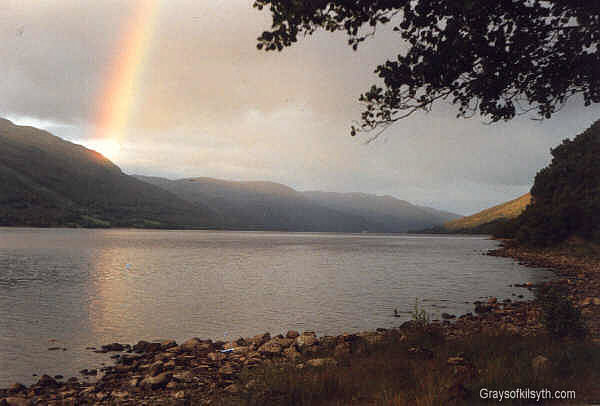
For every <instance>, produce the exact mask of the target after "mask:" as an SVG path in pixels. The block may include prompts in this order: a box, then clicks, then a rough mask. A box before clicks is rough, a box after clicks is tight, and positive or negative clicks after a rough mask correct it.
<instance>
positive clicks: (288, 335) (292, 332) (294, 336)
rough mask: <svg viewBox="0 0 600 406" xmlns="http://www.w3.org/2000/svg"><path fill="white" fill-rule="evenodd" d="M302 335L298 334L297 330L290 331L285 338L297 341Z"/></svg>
mask: <svg viewBox="0 0 600 406" xmlns="http://www.w3.org/2000/svg"><path fill="white" fill-rule="evenodd" d="M299 335H300V333H298V332H297V331H296V330H289V331H288V332H287V333H286V334H285V337H286V338H293V339H295V338H296V337H298V336H299Z"/></svg>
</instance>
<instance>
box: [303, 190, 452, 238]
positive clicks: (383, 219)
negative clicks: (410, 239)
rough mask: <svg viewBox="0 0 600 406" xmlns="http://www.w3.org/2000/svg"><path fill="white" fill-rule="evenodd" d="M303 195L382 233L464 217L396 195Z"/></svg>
mask: <svg viewBox="0 0 600 406" xmlns="http://www.w3.org/2000/svg"><path fill="white" fill-rule="evenodd" d="M303 196H305V197H306V198H308V199H309V200H311V201H313V202H315V203H317V204H320V205H323V206H325V207H329V208H331V209H334V210H339V211H342V212H345V213H350V214H353V215H357V216H361V217H363V218H365V219H366V220H367V221H368V222H369V224H371V227H373V228H375V229H376V230H377V231H379V232H399V231H409V230H417V229H423V228H428V227H433V226H436V225H440V224H444V223H445V222H447V221H449V220H453V219H456V218H459V217H460V216H459V215H458V214H454V213H449V212H445V211H439V210H435V209H432V208H430V207H421V206H416V205H413V204H410V203H409V202H407V201H405V200H400V199H396V198H395V197H392V196H376V195H369V194H365V193H332V192H319V191H309V192H304V193H303Z"/></svg>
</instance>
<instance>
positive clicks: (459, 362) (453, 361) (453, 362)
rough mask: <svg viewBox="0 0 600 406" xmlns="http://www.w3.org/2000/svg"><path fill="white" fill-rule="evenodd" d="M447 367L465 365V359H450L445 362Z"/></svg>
mask: <svg viewBox="0 0 600 406" xmlns="http://www.w3.org/2000/svg"><path fill="white" fill-rule="evenodd" d="M447 363H448V365H465V363H466V362H465V359H464V358H463V357H450V358H448V360H447Z"/></svg>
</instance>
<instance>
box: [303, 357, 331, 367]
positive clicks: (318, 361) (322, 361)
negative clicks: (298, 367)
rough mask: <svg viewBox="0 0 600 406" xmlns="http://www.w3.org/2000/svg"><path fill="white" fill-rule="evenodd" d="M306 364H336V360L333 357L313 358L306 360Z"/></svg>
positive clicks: (314, 365) (312, 365) (317, 365)
mask: <svg viewBox="0 0 600 406" xmlns="http://www.w3.org/2000/svg"><path fill="white" fill-rule="evenodd" d="M306 365H309V366H311V367H315V368H320V367H324V366H336V365H337V361H336V360H334V359H333V358H313V359H310V360H308V361H306Z"/></svg>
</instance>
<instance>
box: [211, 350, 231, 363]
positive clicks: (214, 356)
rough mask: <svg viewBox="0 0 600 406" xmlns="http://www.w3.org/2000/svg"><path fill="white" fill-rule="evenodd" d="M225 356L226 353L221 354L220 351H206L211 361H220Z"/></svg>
mask: <svg viewBox="0 0 600 406" xmlns="http://www.w3.org/2000/svg"><path fill="white" fill-rule="evenodd" d="M225 358H227V355H225V354H223V353H222V352H210V353H208V359H209V360H211V361H213V362H217V361H222V360H224V359H225Z"/></svg>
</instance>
